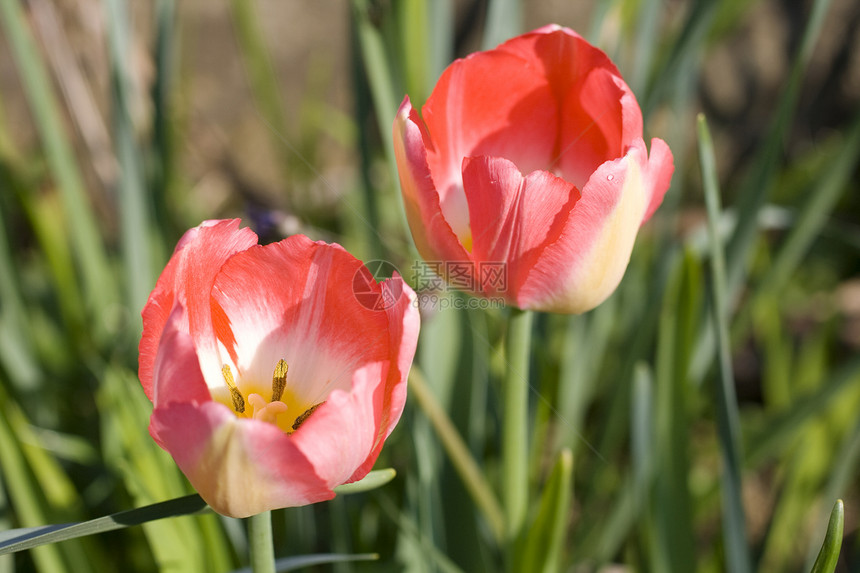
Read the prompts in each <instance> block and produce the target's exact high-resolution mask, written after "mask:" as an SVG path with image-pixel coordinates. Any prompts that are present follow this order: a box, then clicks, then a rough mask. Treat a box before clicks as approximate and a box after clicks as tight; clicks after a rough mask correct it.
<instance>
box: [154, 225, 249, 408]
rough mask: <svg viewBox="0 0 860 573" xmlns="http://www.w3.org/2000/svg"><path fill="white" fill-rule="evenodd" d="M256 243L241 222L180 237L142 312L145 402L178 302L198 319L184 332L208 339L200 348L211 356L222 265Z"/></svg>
mask: <svg viewBox="0 0 860 573" xmlns="http://www.w3.org/2000/svg"><path fill="white" fill-rule="evenodd" d="M256 243H257V236H256V235H255V234H254V232H253V231H251V230H250V229H247V228H244V229H240V228H239V220H238V219H234V220H225V221H206V222H204V223H203V224H201V225H200V226H198V227H195V228H193V229H190V230H189V231H187V232H186V233H185V234H184V235H183V236H182V238H181V239H180V241H179V243H178V244H177V245H176V249H175V250H174V252H173V255H172V256H171V258H170V261H169V262H168V263H167V266H166V268H165V269H164V271H163V272H162V274H161V276H160V277H159V278H158V281H157V282H156V285H155V288H154V289H153V291H152V294H150V295H149V300H148V301H147V303H146V306H144V308H143V312H142V318H143V335H142V336H141V339H140V345H139V352H140V358H139V376H140V382H141V384H142V385H143V390H144V392H145V393H146V395H147V397H149V398H150V399H152V394H153V389H152V386H153V368H154V365H155V357H156V354H157V352H158V346H159V343H160V340H161V333H162V330H163V329H164V325H165V324H166V323H167V320H168V318H169V316H170V314H171V312H172V310H173V306H174V303H175V302H179V303H180V304H182V305H183V306H184V307H185V308H186V311H187V312H188V314H189V315H190V316H195V317H196V318H194V319H193V322H194V324H193V325H189V326H188V327H186V328H188V329H189V330H190V331H192V332H194V333H195V335H196V337H198V338H201V339H205V342H201V344H202V345H203V347H204V348H205V349H208V350H209V351H212V350H213V349H214V348H213V347H212V345H213V343H214V337H212V336H211V331H212V321H211V318H210V313H209V291H210V290H211V286H212V281H213V280H214V277H215V275H216V274H217V273H218V271H219V270H220V269H221V265H222V264H223V263H224V261H226V260H227V259H229V258H230V257H231V256H232V255H233V254H235V253H237V252H239V251H243V250H245V249H247V248H248V247H249V246H251V245H254V244H256ZM217 375H219V376H220V373H218V374H217Z"/></svg>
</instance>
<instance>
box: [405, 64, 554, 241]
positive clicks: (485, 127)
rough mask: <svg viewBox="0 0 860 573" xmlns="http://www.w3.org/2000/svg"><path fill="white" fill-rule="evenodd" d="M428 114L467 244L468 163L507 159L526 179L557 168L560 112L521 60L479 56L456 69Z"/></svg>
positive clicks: (447, 209) (438, 163)
mask: <svg viewBox="0 0 860 573" xmlns="http://www.w3.org/2000/svg"><path fill="white" fill-rule="evenodd" d="M421 111H422V115H423V117H424V122H425V124H426V126H427V131H428V133H429V135H430V138H431V139H432V141H433V144H434V145H433V147H432V148H428V153H427V162H428V165H429V166H430V172H431V173H432V174H433V182H434V183H435V185H436V189H437V190H438V192H439V201H440V204H441V208H442V212H443V213H444V215H445V219H446V220H447V221H448V222H449V223H450V224H451V227H452V228H453V229H454V231H455V232H456V233H457V236H459V237H460V238H461V241H462V238H463V237H464V236H466V234H467V231H468V223H469V219H468V217H469V215H468V209H467V205H466V198H465V196H464V194H463V183H462V176H461V168H462V159H463V157H467V156H477V155H487V156H494V157H505V158H507V159H509V160H510V161H513V162H514V163H515V164H516V165H517V167H519V168H520V170H521V171H522V172H524V173H529V172H531V171H534V170H536V169H546V168H547V167H549V165H550V163H551V162H552V160H553V152H554V150H555V142H556V137H557V134H558V117H557V105H556V103H555V101H554V99H553V94H552V92H551V91H550V90H549V86H548V84H547V82H546V78H545V77H544V76H543V74H542V70H541V69H540V68H538V67H535V66H533V65H530V62H528V61H526V60H523V59H522V58H520V57H518V56H515V55H512V54H507V53H503V52H497V51H496V52H480V53H477V54H472V55H471V56H469V57H467V58H464V59H461V60H457V61H455V62H454V63H453V64H451V65H450V66H449V67H448V68H447V69H446V70H445V72H444V73H443V74H442V76H441V77H440V78H439V81H438V82H437V84H436V87H435V88H434V90H433V94H432V95H431V96H430V98H429V99H428V100H427V103H426V104H425V105H424V107H423V108H422V110H421Z"/></svg>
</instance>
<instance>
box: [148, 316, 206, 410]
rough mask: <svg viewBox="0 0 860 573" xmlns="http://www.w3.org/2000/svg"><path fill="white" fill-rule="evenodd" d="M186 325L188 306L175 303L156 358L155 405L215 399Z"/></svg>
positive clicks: (154, 379) (154, 374)
mask: <svg viewBox="0 0 860 573" xmlns="http://www.w3.org/2000/svg"><path fill="white" fill-rule="evenodd" d="M187 325H188V317H187V316H186V315H185V309H184V308H183V307H182V305H181V304H176V305H175V306H174V309H173V312H172V313H171V315H170V318H169V319H168V321H167V324H166V325H165V326H164V329H163V331H162V335H161V340H160V343H159V346H158V354H157V357H156V360H155V369H154V373H153V382H154V384H153V392H152V396H151V399H152V402H153V404H154V405H155V407H156V408H157V407H159V406H165V405H168V404H170V403H173V402H206V401H209V400H211V399H212V398H211V396H210V394H209V389H208V388H207V387H206V382H205V380H203V375H202V374H201V373H200V362H199V361H198V359H197V349H196V348H194V341H193V340H192V338H191V335H190V334H188V332H187V330H186V328H187Z"/></svg>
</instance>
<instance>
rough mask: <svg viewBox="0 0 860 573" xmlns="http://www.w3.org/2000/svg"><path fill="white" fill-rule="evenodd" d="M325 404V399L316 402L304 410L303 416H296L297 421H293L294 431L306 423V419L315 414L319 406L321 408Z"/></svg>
mask: <svg viewBox="0 0 860 573" xmlns="http://www.w3.org/2000/svg"><path fill="white" fill-rule="evenodd" d="M323 404H325V402H324V401H323V402H320V403H319V404H315V405H313V406H311V407H310V408H308V409H307V410H305V411H304V413H303V414H302V415H301V416H299V417H298V418H296V421H295V422H293V431H294V432H295V431H296V430H298V429H299V426H301V425H302V424H304V423H305V421H307V419H308V418H310V417H311V414H313V413H314V412H316V409H317V408H319V407H320V406H322V405H323Z"/></svg>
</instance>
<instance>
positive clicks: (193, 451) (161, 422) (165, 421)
mask: <svg viewBox="0 0 860 573" xmlns="http://www.w3.org/2000/svg"><path fill="white" fill-rule="evenodd" d="M150 433H151V434H152V437H153V438H154V439H155V440H156V442H158V444H159V445H160V446H161V447H162V448H164V449H165V450H167V451H168V452H170V454H171V455H172V456H173V459H174V460H175V461H176V464H177V465H178V466H179V468H180V469H181V470H182V472H183V473H184V474H185V475H186V477H187V478H188V480H189V481H190V482H191V484H192V485H193V486H194V488H195V489H196V490H197V492H198V493H199V494H200V496H201V497H202V498H203V499H204V500H205V501H206V503H208V504H209V505H210V506H212V509H214V510H215V511H217V512H218V513H221V514H223V515H228V516H231V517H248V516H250V515H254V514H257V513H260V512H262V511H267V510H269V509H273V508H280V507H294V506H299V505H306V504H309V503H316V502H319V501H324V500H327V499H331V498H332V497H334V492H333V491H331V488H330V487H327V486H326V484H325V483H323V481H322V480H321V479H320V478H319V476H318V475H317V474H316V471H315V470H314V467H313V466H312V465H311V464H310V462H309V461H308V460H307V458H305V456H304V455H302V453H301V452H300V451H299V450H298V448H296V445H295V444H294V443H292V441H291V440H290V437H289V436H288V435H286V434H284V433H283V432H282V431H281V430H280V429H279V428H278V427H277V426H275V425H273V424H269V423H267V422H261V421H258V420H252V419H244V418H241V419H240V418H237V417H236V416H235V414H234V413H233V412H231V411H230V409H229V408H227V407H226V406H224V405H223V404H220V403H218V402H204V403H202V404H194V403H173V404H170V405H169V406H166V407H162V408H156V409H155V410H154V411H153V413H152V418H151V421H150Z"/></svg>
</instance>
